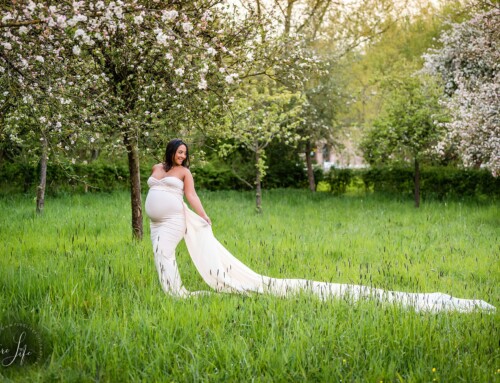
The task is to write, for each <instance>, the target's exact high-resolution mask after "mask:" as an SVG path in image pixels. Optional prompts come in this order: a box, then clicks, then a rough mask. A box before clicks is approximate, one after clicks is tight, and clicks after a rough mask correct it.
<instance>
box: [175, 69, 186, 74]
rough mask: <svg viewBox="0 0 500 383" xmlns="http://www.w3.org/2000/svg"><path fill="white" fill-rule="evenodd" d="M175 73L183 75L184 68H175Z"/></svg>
mask: <svg viewBox="0 0 500 383" xmlns="http://www.w3.org/2000/svg"><path fill="white" fill-rule="evenodd" d="M175 74H176V75H177V76H183V75H184V68H177V69H176V70H175Z"/></svg>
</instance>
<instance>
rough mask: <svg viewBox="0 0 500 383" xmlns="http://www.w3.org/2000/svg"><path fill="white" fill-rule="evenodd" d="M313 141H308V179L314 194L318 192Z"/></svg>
mask: <svg viewBox="0 0 500 383" xmlns="http://www.w3.org/2000/svg"><path fill="white" fill-rule="evenodd" d="M311 149H312V148H311V141H309V140H307V141H306V153H305V154H306V165H307V179H308V180H309V189H310V190H311V191H312V192H315V191H316V182H315V180H314V171H313V166H312V161H311Z"/></svg>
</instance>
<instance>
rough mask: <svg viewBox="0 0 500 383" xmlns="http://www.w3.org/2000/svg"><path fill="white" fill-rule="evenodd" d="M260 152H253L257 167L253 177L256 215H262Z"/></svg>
mask: <svg viewBox="0 0 500 383" xmlns="http://www.w3.org/2000/svg"><path fill="white" fill-rule="evenodd" d="M259 161H260V152H259V150H258V149H257V150H256V151H255V165H256V167H257V173H256V176H255V204H256V210H257V213H259V214H260V213H262V177H261V173H260V167H259Z"/></svg>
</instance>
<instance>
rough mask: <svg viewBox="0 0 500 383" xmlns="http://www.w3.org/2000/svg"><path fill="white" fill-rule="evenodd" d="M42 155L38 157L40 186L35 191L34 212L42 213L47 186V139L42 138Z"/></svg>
mask: <svg viewBox="0 0 500 383" xmlns="http://www.w3.org/2000/svg"><path fill="white" fill-rule="evenodd" d="M41 142H42V155H41V156H40V184H39V185H38V188H37V191H36V212H37V213H38V214H41V213H43V208H44V207H45V186H46V185H47V150H48V145H47V139H46V138H45V137H42V140H41Z"/></svg>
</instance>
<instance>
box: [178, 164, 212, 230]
mask: <svg viewBox="0 0 500 383" xmlns="http://www.w3.org/2000/svg"><path fill="white" fill-rule="evenodd" d="M185 169H186V170H185V174H184V195H185V196H186V199H187V200H188V202H189V205H191V207H192V208H193V210H194V211H195V212H196V213H197V214H198V215H199V216H200V217H201V218H203V219H204V220H205V221H207V222H208V223H209V224H210V225H211V224H212V221H210V218H209V217H208V215H207V213H205V209H203V205H202V204H201V201H200V198H199V197H198V194H196V190H195V188H194V180H193V175H192V174H191V172H190V171H189V169H187V168H185Z"/></svg>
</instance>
